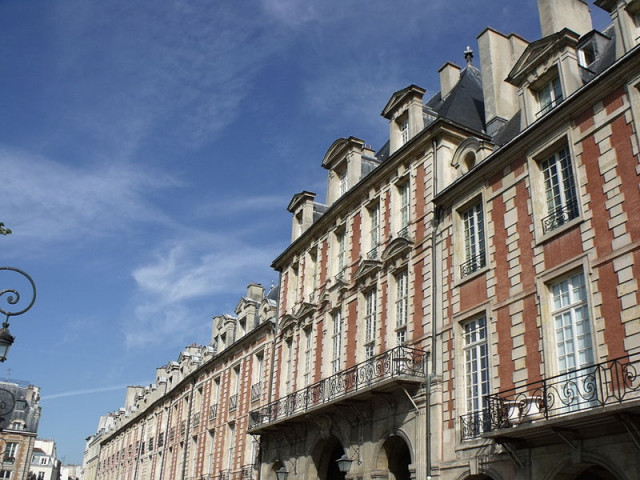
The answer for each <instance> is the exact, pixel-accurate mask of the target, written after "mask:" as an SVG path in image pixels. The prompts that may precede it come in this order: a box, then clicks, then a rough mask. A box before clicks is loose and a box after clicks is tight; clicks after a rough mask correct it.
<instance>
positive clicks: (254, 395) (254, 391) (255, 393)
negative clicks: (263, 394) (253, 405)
mask: <svg viewBox="0 0 640 480" xmlns="http://www.w3.org/2000/svg"><path fill="white" fill-rule="evenodd" d="M260 386H261V384H260V382H258V383H254V384H253V385H251V401H252V402H255V401H256V400H260V391H261V388H260Z"/></svg>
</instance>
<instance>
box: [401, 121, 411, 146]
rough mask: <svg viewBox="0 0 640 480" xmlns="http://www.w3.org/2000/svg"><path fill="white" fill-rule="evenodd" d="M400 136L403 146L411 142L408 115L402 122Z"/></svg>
mask: <svg viewBox="0 0 640 480" xmlns="http://www.w3.org/2000/svg"><path fill="white" fill-rule="evenodd" d="M400 136H401V140H402V145H405V144H406V143H407V142H408V141H409V120H408V119H407V116H406V115H405V116H404V118H403V119H402V120H401V121H400Z"/></svg>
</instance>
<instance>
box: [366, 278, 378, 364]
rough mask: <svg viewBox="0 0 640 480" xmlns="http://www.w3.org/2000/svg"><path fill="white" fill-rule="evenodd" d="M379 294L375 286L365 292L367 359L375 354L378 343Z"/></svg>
mask: <svg viewBox="0 0 640 480" xmlns="http://www.w3.org/2000/svg"><path fill="white" fill-rule="evenodd" d="M377 301H378V295H377V291H376V289H375V288H373V289H371V290H369V291H368V292H366V293H365V318H364V324H365V355H366V357H367V359H369V358H371V357H373V355H374V354H375V343H376V304H377Z"/></svg>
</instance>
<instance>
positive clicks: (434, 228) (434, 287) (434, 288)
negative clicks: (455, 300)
mask: <svg viewBox="0 0 640 480" xmlns="http://www.w3.org/2000/svg"><path fill="white" fill-rule="evenodd" d="M431 149H432V151H433V167H432V171H433V191H432V194H433V195H434V196H435V195H436V192H437V188H438V142H437V140H436V139H435V138H434V139H433V140H432V142H431ZM439 223H440V209H439V208H437V207H435V206H434V211H433V219H432V221H431V352H430V353H431V372H429V371H428V370H427V368H428V367H427V366H426V365H425V375H426V377H427V378H426V382H425V383H426V384H425V388H426V393H425V397H426V406H425V412H426V414H425V417H426V419H425V422H426V424H427V425H426V427H427V428H426V438H425V442H426V456H427V480H431V473H432V470H433V465H432V459H431V456H432V451H431V380H432V378H433V376H434V375H435V374H436V333H437V328H436V318H437V313H438V309H437V301H436V298H437V293H438V282H437V277H436V275H437V272H438V271H439V269H438V268H436V260H437V253H436V246H437V242H436V235H437V232H438V226H439Z"/></svg>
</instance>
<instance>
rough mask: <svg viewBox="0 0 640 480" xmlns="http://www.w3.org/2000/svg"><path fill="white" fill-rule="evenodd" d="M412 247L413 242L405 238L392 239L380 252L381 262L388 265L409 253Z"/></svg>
mask: <svg viewBox="0 0 640 480" xmlns="http://www.w3.org/2000/svg"><path fill="white" fill-rule="evenodd" d="M412 245H413V242H412V241H411V240H409V239H408V238H406V237H398V238H395V239H393V240H392V241H391V243H390V244H389V245H388V246H387V248H385V249H384V252H382V262H383V263H388V262H390V261H392V260H393V259H395V258H398V257H402V256H405V255H407V254H408V253H409V252H410V251H411V246H412Z"/></svg>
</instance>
